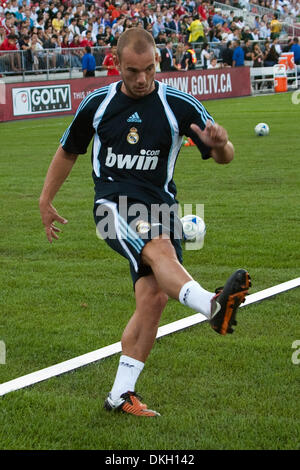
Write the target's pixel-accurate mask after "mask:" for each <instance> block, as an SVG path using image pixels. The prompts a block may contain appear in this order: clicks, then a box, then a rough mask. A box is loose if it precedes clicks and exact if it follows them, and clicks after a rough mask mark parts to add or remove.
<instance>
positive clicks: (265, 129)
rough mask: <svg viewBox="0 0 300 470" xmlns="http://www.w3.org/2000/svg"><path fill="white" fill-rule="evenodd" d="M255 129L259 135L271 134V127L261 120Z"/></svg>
mask: <svg viewBox="0 0 300 470" xmlns="http://www.w3.org/2000/svg"><path fill="white" fill-rule="evenodd" d="M254 131H255V134H256V135H257V136H259V137H263V136H265V135H268V134H269V132H270V128H269V126H268V124H266V123H265V122H260V123H259V124H257V125H256V126H255V128H254Z"/></svg>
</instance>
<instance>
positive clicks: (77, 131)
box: [60, 93, 100, 155]
mask: <svg viewBox="0 0 300 470" xmlns="http://www.w3.org/2000/svg"><path fill="white" fill-rule="evenodd" d="M99 104H100V102H99V97H98V96H97V95H95V96H94V94H93V93H91V94H90V95H88V96H87V97H86V98H85V99H84V100H83V101H82V102H81V104H80V105H79V107H78V109H77V112H76V114H75V117H74V119H73V121H72V122H71V124H70V126H69V127H68V128H67V130H66V131H65V133H64V135H63V136H62V138H61V139H60V142H61V145H62V148H63V149H64V150H65V151H66V152H69V153H74V154H76V155H77V154H85V153H86V152H87V149H88V146H89V144H90V142H91V140H92V138H93V136H94V134H95V129H94V127H93V120H94V116H95V113H96V111H97V108H98V106H99Z"/></svg>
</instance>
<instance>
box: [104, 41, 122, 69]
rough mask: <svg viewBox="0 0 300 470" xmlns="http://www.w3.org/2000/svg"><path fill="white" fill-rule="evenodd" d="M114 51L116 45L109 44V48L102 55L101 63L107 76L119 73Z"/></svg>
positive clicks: (115, 50)
mask: <svg viewBox="0 0 300 470" xmlns="http://www.w3.org/2000/svg"><path fill="white" fill-rule="evenodd" d="M116 52H117V46H111V48H110V50H109V51H108V53H107V54H106V56H105V57H104V60H103V63H102V65H103V67H105V68H106V70H107V76H111V75H120V73H119V70H118V69H117V67H116Z"/></svg>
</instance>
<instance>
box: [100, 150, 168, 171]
mask: <svg viewBox="0 0 300 470" xmlns="http://www.w3.org/2000/svg"><path fill="white" fill-rule="evenodd" d="M159 154H160V150H144V149H143V150H140V155H130V154H126V155H124V154H123V153H119V154H118V155H117V154H115V153H113V152H112V147H108V149H107V156H106V160H105V165H106V166H108V167H113V166H116V167H117V168H120V169H123V168H125V169H126V170H132V169H135V170H155V168H156V167H157V163H158V155H159Z"/></svg>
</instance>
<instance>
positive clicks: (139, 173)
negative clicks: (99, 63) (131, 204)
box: [60, 81, 214, 205]
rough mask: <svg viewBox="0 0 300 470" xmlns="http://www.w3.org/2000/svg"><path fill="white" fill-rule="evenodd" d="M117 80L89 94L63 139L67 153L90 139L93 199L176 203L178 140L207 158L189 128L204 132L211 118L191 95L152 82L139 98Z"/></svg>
mask: <svg viewBox="0 0 300 470" xmlns="http://www.w3.org/2000/svg"><path fill="white" fill-rule="evenodd" d="M121 84H122V82H121V81H120V82H115V83H112V84H111V85H109V86H106V87H103V88H100V89H98V90H95V91H93V92H92V93H90V94H89V95H88V96H87V97H86V98H85V99H84V100H83V101H82V102H81V104H80V105H79V107H78V109H77V112H76V114H75V117H74V119H73V121H72V123H71V124H70V126H69V127H68V129H67V130H66V132H65V133H64V135H63V137H62V138H61V141H60V142H61V144H62V147H63V149H64V150H65V151H66V152H69V153H74V154H85V153H86V152H87V148H88V145H89V143H90V141H91V139H92V138H94V141H93V150H92V165H93V179H94V182H95V193H96V194H95V198H96V199H99V198H102V197H108V196H110V195H121V194H122V195H127V196H128V197H129V198H132V199H138V200H142V201H146V202H166V203H168V204H169V205H172V204H173V203H174V202H175V201H176V199H175V197H176V186H175V183H174V181H173V173H174V168H175V163H176V159H177V157H178V153H179V151H180V148H181V143H182V136H183V135H186V136H188V137H191V138H192V139H193V141H194V142H195V143H196V145H197V147H198V148H199V150H200V152H201V154H202V158H203V159H207V158H209V157H210V150H211V149H210V148H209V147H207V146H205V145H204V144H203V143H202V142H201V140H200V139H199V138H198V136H196V134H195V133H194V132H193V131H192V130H191V129H190V125H191V124H192V123H195V124H197V125H198V126H199V127H200V128H201V129H202V130H203V129H204V128H205V125H206V121H207V119H210V120H211V121H212V122H214V121H213V118H212V117H211V116H210V114H209V113H208V112H207V110H206V109H205V108H204V106H203V105H202V104H201V103H200V102H199V101H198V100H197V99H196V98H194V97H193V96H192V95H189V94H187V93H184V92H182V91H179V90H177V89H176V88H173V87H170V86H168V85H166V84H164V83H162V82H159V81H155V90H153V92H152V93H150V94H149V95H146V96H144V97H142V98H140V99H133V98H130V97H128V96H127V95H125V94H124V93H123V92H122V91H121Z"/></svg>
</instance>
